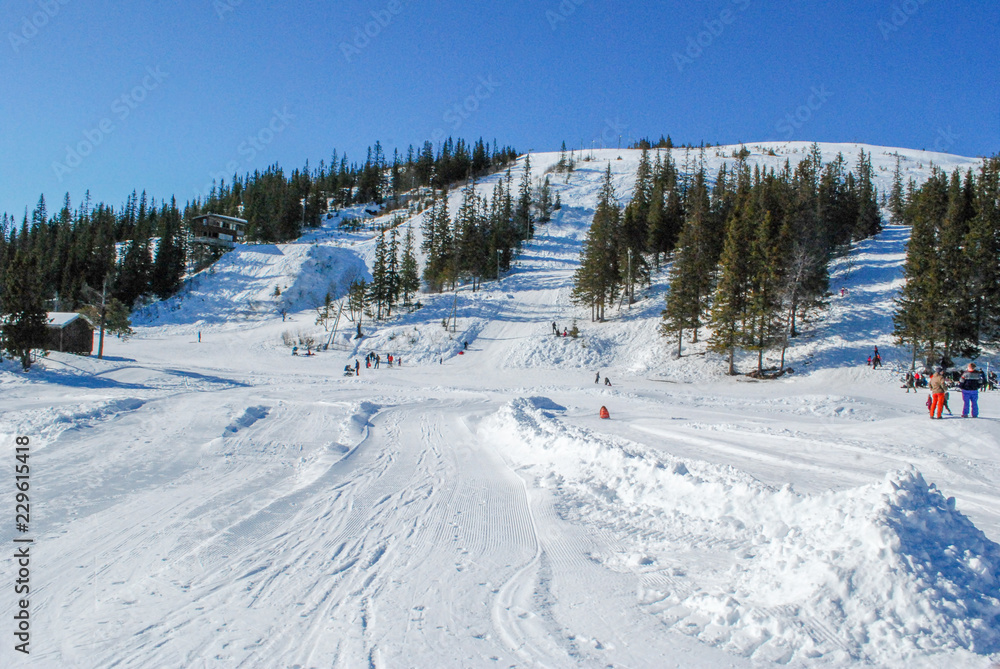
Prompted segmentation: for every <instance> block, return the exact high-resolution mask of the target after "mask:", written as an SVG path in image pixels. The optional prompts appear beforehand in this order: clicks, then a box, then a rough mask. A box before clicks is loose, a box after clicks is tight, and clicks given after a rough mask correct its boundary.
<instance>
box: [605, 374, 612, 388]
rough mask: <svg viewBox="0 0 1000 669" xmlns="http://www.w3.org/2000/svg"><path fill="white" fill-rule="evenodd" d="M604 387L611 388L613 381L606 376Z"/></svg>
mask: <svg viewBox="0 0 1000 669" xmlns="http://www.w3.org/2000/svg"><path fill="white" fill-rule="evenodd" d="M604 385H606V386H610V385H611V379H609V378H608V377H606V376H605V377H604Z"/></svg>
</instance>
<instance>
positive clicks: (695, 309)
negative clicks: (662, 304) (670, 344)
mask: <svg viewBox="0 0 1000 669" xmlns="http://www.w3.org/2000/svg"><path fill="white" fill-rule="evenodd" d="M687 204H688V212H687V215H686V218H685V221H684V224H683V227H682V228H681V232H680V237H679V239H678V241H677V246H676V249H675V252H674V263H673V266H672V267H671V268H670V275H669V282H670V288H669V290H668V291H667V296H666V308H665V309H664V310H663V314H662V315H663V324H662V325H661V332H662V333H663V334H664V336H670V335H676V336H677V356H678V357H680V355H681V346H682V342H683V335H684V331H685V330H689V331H691V333H692V339H691V341H692V343H697V341H698V331H699V329H700V328H701V327H702V325H703V318H704V316H705V314H706V313H707V311H708V307H709V304H710V298H711V295H712V290H713V287H714V280H715V268H716V263H717V260H718V255H717V254H716V248H717V247H718V241H717V237H718V236H719V234H718V232H717V230H716V223H715V220H714V219H715V212H713V211H712V205H711V202H710V200H709V197H708V186H707V184H706V179H705V170H704V168H702V169H699V170H698V172H697V173H696V174H695V177H694V182H693V183H692V185H691V192H690V195H689V197H688V202H687Z"/></svg>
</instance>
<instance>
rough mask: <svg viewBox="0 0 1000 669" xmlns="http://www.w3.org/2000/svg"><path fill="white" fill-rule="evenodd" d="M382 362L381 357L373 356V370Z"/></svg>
mask: <svg viewBox="0 0 1000 669" xmlns="http://www.w3.org/2000/svg"><path fill="white" fill-rule="evenodd" d="M381 362H382V356H381V355H379V354H375V369H378V366H379V364H381Z"/></svg>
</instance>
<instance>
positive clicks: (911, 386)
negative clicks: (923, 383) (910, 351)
mask: <svg viewBox="0 0 1000 669" xmlns="http://www.w3.org/2000/svg"><path fill="white" fill-rule="evenodd" d="M903 387H904V388H906V392H907V394H909V392H910V391H911V390H912V391H913V392H917V386H916V378H915V377H914V376H913V372H907V373H906V376H905V377H904V379H903Z"/></svg>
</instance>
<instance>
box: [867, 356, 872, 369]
mask: <svg viewBox="0 0 1000 669" xmlns="http://www.w3.org/2000/svg"><path fill="white" fill-rule="evenodd" d="M868 366H869V367H871V366H872V357H871V356H868Z"/></svg>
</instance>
